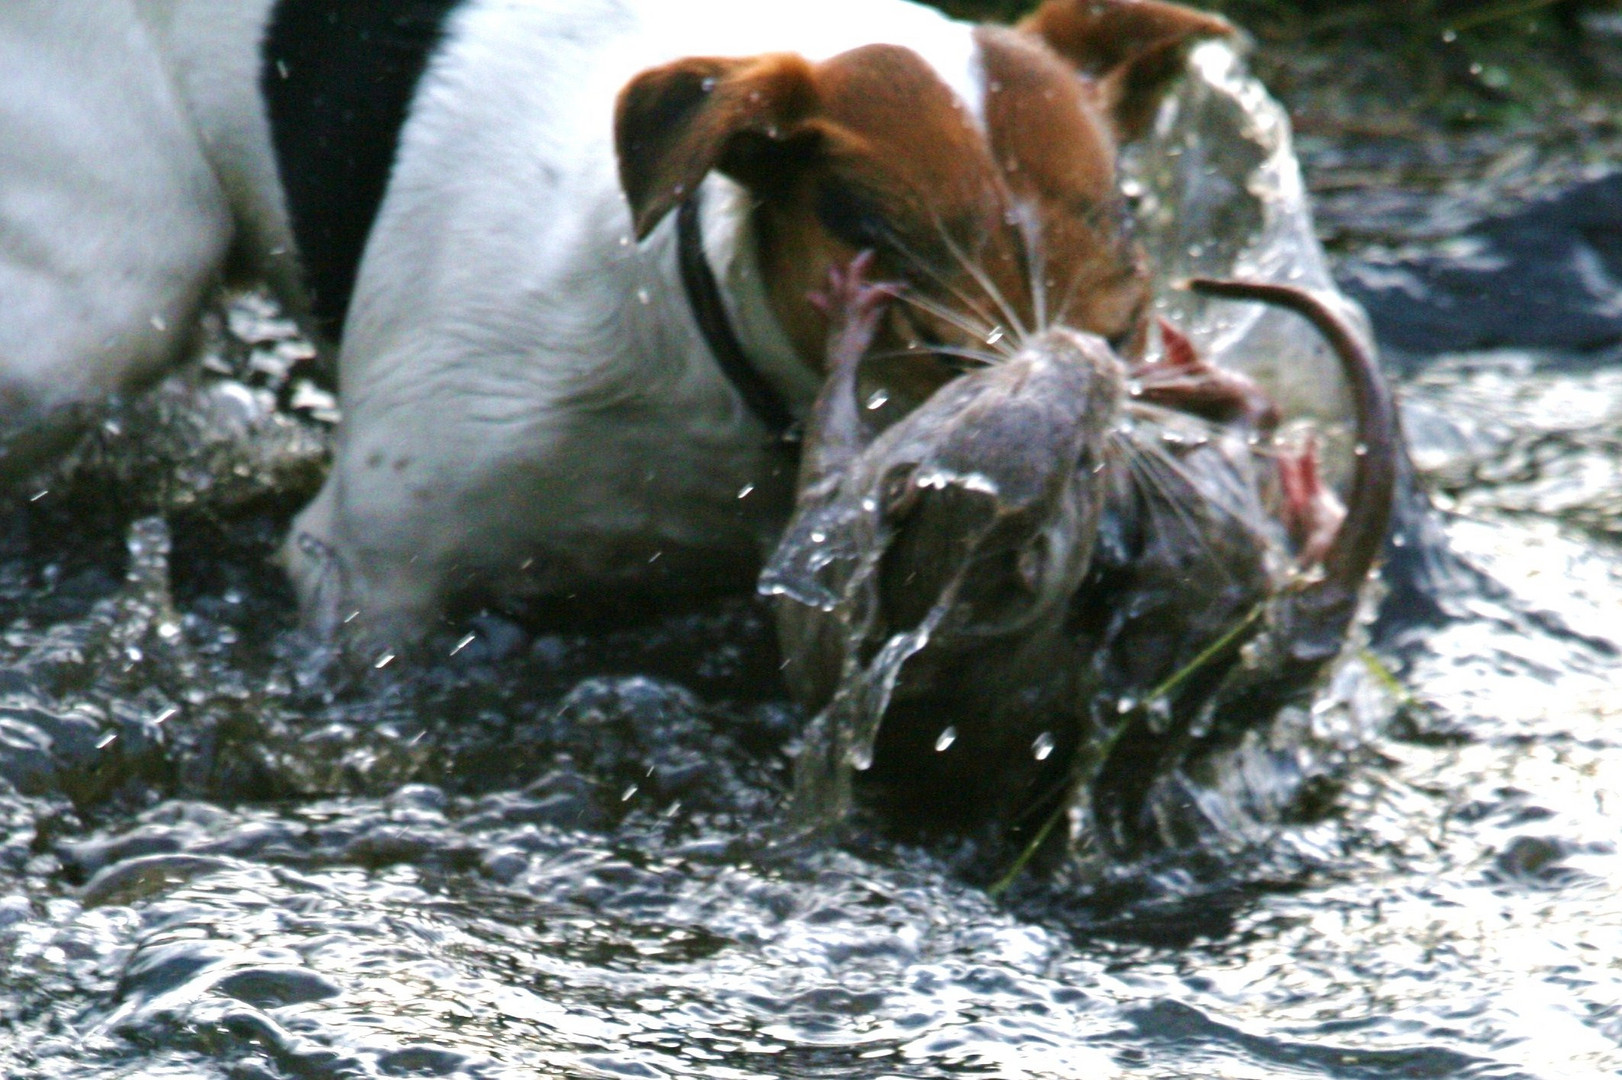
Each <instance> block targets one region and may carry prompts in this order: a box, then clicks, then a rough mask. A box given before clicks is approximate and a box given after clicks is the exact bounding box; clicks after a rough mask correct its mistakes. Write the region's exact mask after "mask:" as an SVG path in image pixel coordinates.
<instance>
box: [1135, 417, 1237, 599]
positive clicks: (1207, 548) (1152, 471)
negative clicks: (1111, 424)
mask: <svg viewBox="0 0 1622 1080" xmlns="http://www.w3.org/2000/svg"><path fill="white" fill-rule="evenodd" d="M1111 441H1112V444H1113V445H1114V446H1115V447H1116V448H1117V449H1118V450H1119V451H1121V457H1122V459H1123V460H1124V462H1125V464H1126V467H1127V470H1128V471H1129V472H1130V474H1131V475H1132V477H1133V478H1134V479H1135V480H1136V481H1137V482H1138V483H1140V484H1141V485H1143V487H1144V488H1145V489H1146V493H1147V497H1146V498H1145V499H1144V506H1145V508H1146V509H1147V511H1148V514H1149V516H1150V518H1158V517H1163V516H1165V515H1170V516H1171V518H1172V519H1173V520H1174V521H1175V522H1176V527H1177V528H1178V529H1180V530H1181V531H1182V532H1183V534H1184V536H1185V537H1186V538H1187V539H1188V540H1189V541H1191V542H1192V543H1193V544H1194V545H1195V546H1196V549H1197V550H1198V551H1199V553H1200V557H1201V561H1202V562H1203V563H1205V564H1206V565H1208V566H1210V567H1211V568H1212V569H1213V570H1214V571H1215V572H1216V573H1217V575H1218V576H1220V577H1221V578H1222V580H1223V581H1225V582H1229V583H1232V582H1234V581H1235V580H1236V579H1235V578H1234V576H1233V573H1232V571H1231V570H1230V568H1229V567H1228V565H1227V562H1226V560H1225V559H1224V558H1222V556H1221V555H1220V554H1219V553H1218V552H1217V550H1216V548H1215V547H1214V546H1213V545H1212V544H1211V542H1210V539H1209V537H1208V535H1207V533H1208V531H1209V530H1208V529H1206V528H1204V527H1202V526H1201V524H1200V521H1199V518H1198V517H1197V516H1196V514H1195V512H1194V511H1193V510H1192V509H1190V507H1189V505H1188V503H1189V501H1190V499H1189V497H1190V496H1193V498H1194V499H1195V500H1198V501H1199V502H1201V503H1203V504H1204V505H1206V506H1209V507H1210V508H1211V509H1213V510H1215V511H1217V512H1218V513H1220V514H1222V515H1223V516H1224V517H1227V518H1229V519H1230V520H1231V521H1232V522H1233V523H1234V524H1236V525H1238V526H1239V527H1240V529H1242V530H1243V531H1244V532H1246V533H1248V534H1250V535H1252V536H1255V537H1257V539H1258V540H1260V541H1263V542H1265V541H1264V538H1263V537H1262V534H1261V533H1260V531H1259V530H1258V529H1257V528H1256V526H1255V524H1254V522H1253V520H1252V519H1253V517H1254V514H1247V513H1246V512H1245V508H1244V507H1242V506H1238V505H1236V504H1234V503H1233V502H1232V501H1230V500H1228V499H1226V498H1225V497H1224V495H1225V493H1221V492H1216V491H1206V490H1204V489H1202V488H1199V487H1197V486H1196V485H1195V484H1194V482H1193V480H1192V479H1191V478H1190V477H1189V475H1188V471H1187V468H1186V466H1184V464H1183V463H1182V462H1180V461H1178V460H1177V459H1176V458H1174V457H1172V456H1171V455H1170V454H1168V453H1166V452H1165V450H1164V449H1162V448H1161V447H1159V446H1156V445H1154V444H1152V443H1151V444H1147V445H1145V444H1143V443H1140V442H1136V441H1135V440H1132V439H1131V438H1130V436H1120V435H1116V436H1112V437H1111Z"/></svg>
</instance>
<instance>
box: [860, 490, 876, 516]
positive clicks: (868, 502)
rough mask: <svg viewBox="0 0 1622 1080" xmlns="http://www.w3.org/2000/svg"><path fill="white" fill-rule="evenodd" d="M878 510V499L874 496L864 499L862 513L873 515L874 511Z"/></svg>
mask: <svg viewBox="0 0 1622 1080" xmlns="http://www.w3.org/2000/svg"><path fill="white" fill-rule="evenodd" d="M878 508H879V501H878V500H877V499H875V498H874V497H873V496H871V495H868V496H867V497H865V498H864V499H862V511H863V512H864V513H868V514H871V513H872V512H873V511H875V510H877V509H878Z"/></svg>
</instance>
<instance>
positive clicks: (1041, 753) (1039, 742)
mask: <svg viewBox="0 0 1622 1080" xmlns="http://www.w3.org/2000/svg"><path fill="white" fill-rule="evenodd" d="M1052 754H1053V733H1052V732H1049V731H1044V732H1042V734H1040V735H1038V736H1037V737H1036V741H1035V742H1033V743H1031V756H1032V757H1034V758H1035V759H1036V760H1037V761H1046V760H1047V759H1048V758H1049V757H1050V756H1051V755H1052Z"/></svg>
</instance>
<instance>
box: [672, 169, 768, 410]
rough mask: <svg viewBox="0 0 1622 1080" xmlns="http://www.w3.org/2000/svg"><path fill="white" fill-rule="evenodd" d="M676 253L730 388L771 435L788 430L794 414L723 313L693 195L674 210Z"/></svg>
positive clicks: (699, 319) (704, 331) (690, 300)
mask: <svg viewBox="0 0 1622 1080" xmlns="http://www.w3.org/2000/svg"><path fill="white" fill-rule="evenodd" d="M676 258H677V262H678V263H679V264H680V266H681V283H682V287H683V288H684V289H685V290H686V292H687V304H688V306H689V307H691V308H692V309H693V318H694V319H695V320H696V321H697V322H698V329H699V331H700V332H701V333H702V334H703V335H704V340H705V341H706V342H707V343H708V344H709V346H710V352H712V353H714V354H715V362H716V363H717V364H719V365H720V367H721V373H722V374H724V375H725V376H726V377H727V381H728V382H730V383H731V384H732V388H733V389H734V390H736V391H737V392H738V396H739V397H741V398H743V403H744V404H745V405H747V406H748V407H749V411H750V412H752V413H754V414H755V416H756V418H757V419H759V420H760V422H761V423H762V424H765V425H766V428H767V430H768V431H770V432H771V433H772V437H773V438H774V439H781V438H784V437H785V436H787V435H788V433H789V430H790V429H791V428H792V427H793V426H794V415H793V414H792V413H790V412H789V409H788V403H787V402H785V401H784V400H783V397H782V395H781V394H779V393H778V392H777V390H776V389H775V388H773V386H772V385H771V384H770V383H768V382H767V381H766V380H765V378H764V377H762V376H761V374H760V372H759V371H758V370H757V369H756V368H755V366H754V365H753V364H751V363H750V362H749V357H748V356H746V355H745V354H744V351H743V344H742V343H741V342H740V341H739V340H738V334H737V331H735V330H733V329H732V321H731V320H730V319H728V318H727V309H726V305H725V304H724V303H723V302H722V300H721V287H720V285H718V284H717V283H716V280H715V271H713V270H711V269H710V260H709V259H707V258H705V257H704V234H703V231H702V230H701V228H700V226H699V221H698V198H697V196H696V195H694V196H690V197H688V198H686V199H684V200H682V204H681V206H680V207H679V208H678V209H677V211H676Z"/></svg>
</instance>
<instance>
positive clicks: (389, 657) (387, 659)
mask: <svg viewBox="0 0 1622 1080" xmlns="http://www.w3.org/2000/svg"><path fill="white" fill-rule="evenodd" d="M392 663H394V654H393V653H391V652H389V653H384V654H383V655H382V656H380V657H378V658H377V663H375V664H373V665H372V667H374V668H376V669H377V670H379V671H382V670H383V669H384V668H386V667H388V666H389V665H390V664H392Z"/></svg>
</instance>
